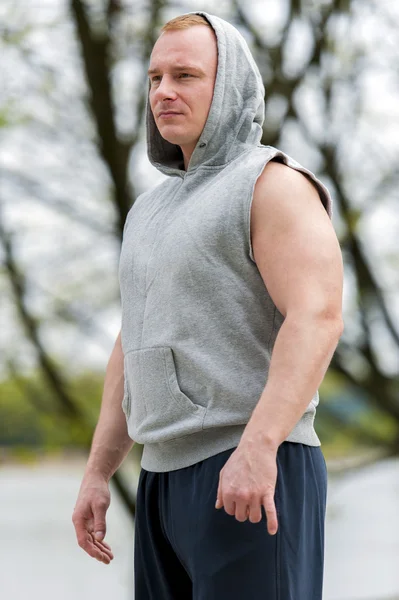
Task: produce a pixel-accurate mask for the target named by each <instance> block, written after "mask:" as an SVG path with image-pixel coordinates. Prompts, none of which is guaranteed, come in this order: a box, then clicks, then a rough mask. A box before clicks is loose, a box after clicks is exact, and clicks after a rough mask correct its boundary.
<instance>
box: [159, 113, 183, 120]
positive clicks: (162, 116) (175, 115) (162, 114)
mask: <svg viewBox="0 0 399 600" xmlns="http://www.w3.org/2000/svg"><path fill="white" fill-rule="evenodd" d="M158 116H159V118H160V119H170V118H172V117H179V116H182V113H176V112H162V113H160V114H159V115H158Z"/></svg>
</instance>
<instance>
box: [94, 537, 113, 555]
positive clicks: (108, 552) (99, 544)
mask: <svg viewBox="0 0 399 600" xmlns="http://www.w3.org/2000/svg"><path fill="white" fill-rule="evenodd" d="M93 543H94V545H95V546H97V548H98V549H99V550H101V552H103V554H106V555H107V556H108V557H109V558H110V559H111V560H112V559H113V558H114V555H113V552H112V550H111V548H109V547H108V548H107V547H105V546H103V543H102V542H98V541H97V540H96V539H95V538H93Z"/></svg>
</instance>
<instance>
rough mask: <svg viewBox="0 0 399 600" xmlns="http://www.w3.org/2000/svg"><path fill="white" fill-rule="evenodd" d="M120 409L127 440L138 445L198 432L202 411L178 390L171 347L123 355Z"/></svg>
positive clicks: (136, 351)
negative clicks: (122, 386) (123, 387)
mask: <svg viewBox="0 0 399 600" xmlns="http://www.w3.org/2000/svg"><path fill="white" fill-rule="evenodd" d="M124 369H125V386H126V388H125V389H126V394H125V398H124V402H123V410H124V412H125V415H126V419H127V425H128V431H129V435H130V437H131V438H132V439H133V440H134V441H136V442H138V443H139V444H145V443H155V442H164V441H167V440H172V439H175V438H179V437H181V436H184V435H188V434H190V433H195V432H196V431H200V430H201V429H202V426H203V420H204V417H205V413H206V408H205V407H204V406H200V405H198V404H195V403H194V402H192V401H191V400H190V398H188V396H186V395H185V394H184V393H183V392H182V391H181V389H180V387H179V383H178V380H177V376H176V368H175V362H174V357H173V352H172V348H170V347H169V346H156V347H152V348H142V349H140V350H131V351H130V352H127V353H126V355H125V358H124Z"/></svg>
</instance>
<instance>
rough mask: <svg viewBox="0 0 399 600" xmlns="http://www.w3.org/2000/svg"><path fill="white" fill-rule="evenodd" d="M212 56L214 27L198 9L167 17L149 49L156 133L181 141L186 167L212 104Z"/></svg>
mask: <svg viewBox="0 0 399 600" xmlns="http://www.w3.org/2000/svg"><path fill="white" fill-rule="evenodd" d="M217 62H218V51H217V41H216V35H215V32H214V31H213V28H212V27H211V25H210V24H209V23H208V21H207V20H206V19H205V18H204V17H202V16H200V15H182V16H179V17H176V18H175V19H172V20H171V21H168V23H166V24H165V25H164V26H163V27H162V29H161V35H160V36H159V38H158V39H157V41H156V43H155V45H154V47H153V50H152V53H151V58H150V66H149V70H148V75H149V79H150V90H149V103H150V107H151V111H152V114H153V116H154V120H155V123H156V126H157V128H158V130H159V133H160V134H161V136H162V137H163V138H164V139H166V140H167V141H168V142H170V143H171V144H176V145H179V146H180V147H181V149H182V152H183V156H184V164H185V168H186V169H187V165H188V162H189V160H190V157H191V154H192V153H193V151H194V149H195V146H196V144H197V142H198V140H199V138H200V136H201V133H202V130H203V128H204V125H205V123H206V120H207V117H208V113H209V109H210V107H211V104H212V98H213V90H214V85H215V80H216V73H217ZM169 111H170V112H171V113H173V114H169V115H167V114H166V115H162V113H165V112H166V113H168V112H169Z"/></svg>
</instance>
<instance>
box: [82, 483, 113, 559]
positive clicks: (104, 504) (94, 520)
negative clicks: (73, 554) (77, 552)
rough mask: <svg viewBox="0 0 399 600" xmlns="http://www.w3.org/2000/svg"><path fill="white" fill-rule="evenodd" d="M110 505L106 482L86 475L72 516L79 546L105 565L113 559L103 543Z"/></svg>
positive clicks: (107, 545) (109, 550) (107, 547)
mask: <svg viewBox="0 0 399 600" xmlns="http://www.w3.org/2000/svg"><path fill="white" fill-rule="evenodd" d="M110 503H111V495H110V492H109V487H108V482H107V481H106V480H105V479H103V478H102V477H100V476H93V475H90V476H88V475H86V476H85V477H84V479H83V481H82V484H81V486H80V491H79V495H78V499H77V502H76V506H75V509H74V511H73V515H72V522H73V524H74V526H75V531H76V537H77V540H78V544H79V546H80V547H81V548H83V550H85V552H87V554H89V555H90V556H92V557H93V558H96V559H97V560H99V561H100V562H103V563H105V564H106V565H108V564H109V563H110V562H111V560H112V559H113V558H114V555H113V554H112V552H111V547H110V546H109V544H107V542H104V537H105V533H106V523H105V514H106V512H107V510H108V507H109V505H110Z"/></svg>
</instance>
